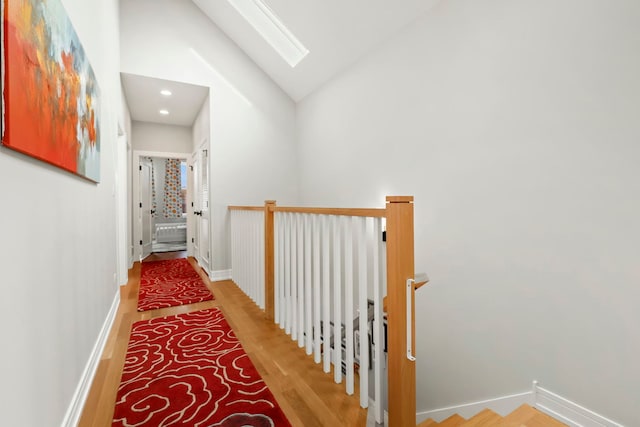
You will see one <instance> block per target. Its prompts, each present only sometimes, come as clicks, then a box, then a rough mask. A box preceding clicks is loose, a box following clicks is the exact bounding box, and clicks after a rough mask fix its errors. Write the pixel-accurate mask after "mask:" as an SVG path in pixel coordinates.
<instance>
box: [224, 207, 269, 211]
mask: <svg viewBox="0 0 640 427" xmlns="http://www.w3.org/2000/svg"><path fill="white" fill-rule="evenodd" d="M227 209H229V210H230V211H263V210H264V206H228V207H227Z"/></svg>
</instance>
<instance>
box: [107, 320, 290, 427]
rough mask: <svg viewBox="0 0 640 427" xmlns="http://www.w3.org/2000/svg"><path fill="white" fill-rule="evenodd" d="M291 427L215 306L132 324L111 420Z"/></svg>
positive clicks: (210, 426) (128, 423)
mask: <svg viewBox="0 0 640 427" xmlns="http://www.w3.org/2000/svg"><path fill="white" fill-rule="evenodd" d="M290 425H291V424H290V423H289V421H288V420H287V419H286V417H285V415H284V413H283V412H282V410H281V409H280V407H279V406H278V404H277V402H276V401H275V399H274V397H273V394H271V392H270V391H269V389H268V388H267V386H266V384H265V383H264V381H263V380H262V378H261V377H260V374H259V373H258V371H257V370H256V369H255V367H254V366H253V363H251V360H250V359H249V357H248V356H247V354H246V353H245V352H244V349H243V348H242V346H241V345H240V342H239V341H238V339H237V338H236V336H235V334H234V332H233V331H232V330H231V328H230V327H229V324H228V323H227V321H226V320H225V318H224V316H223V315H222V312H221V311H220V310H219V309H216V308H213V309H209V310H201V311H196V312H193V313H186V314H178V315H175V316H167V317H161V318H156V319H151V320H143V321H140V322H136V323H135V324H134V325H133V328H132V331H131V339H130V341H129V346H128V348H127V355H126V358H125V365H124V370H123V373H122V379H121V382H120V387H119V388H118V395H117V398H116V406H115V413H114V417H113V426H123V427H124V426H154V427H155V426H193V427H197V426H203V427H213V426H225V427H231V426H256V427H280V426H283V427H287V426H290Z"/></svg>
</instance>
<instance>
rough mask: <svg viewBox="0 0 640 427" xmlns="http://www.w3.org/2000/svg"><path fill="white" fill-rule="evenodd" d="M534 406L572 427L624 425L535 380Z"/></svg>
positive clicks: (617, 426)
mask: <svg viewBox="0 0 640 427" xmlns="http://www.w3.org/2000/svg"><path fill="white" fill-rule="evenodd" d="M533 398H534V403H533V406H534V407H535V408H537V409H539V410H540V411H542V412H544V413H546V414H548V415H550V416H552V417H553V418H556V419H558V420H560V421H562V422H563V423H565V424H567V425H569V426H572V427H623V426H622V424H618V423H616V422H615V421H612V420H610V419H608V418H605V417H603V416H602V415H600V414H596V413H595V412H593V411H591V410H589V409H587V408H585V407H583V406H580V405H578V404H577V403H575V402H572V401H570V400H568V399H565V398H564V397H561V396H559V395H557V394H555V393H553V392H551V391H549V390H547V389H544V388H542V387H540V386H539V385H538V382H537V381H534V382H533Z"/></svg>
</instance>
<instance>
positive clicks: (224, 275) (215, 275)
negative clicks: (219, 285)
mask: <svg viewBox="0 0 640 427" xmlns="http://www.w3.org/2000/svg"><path fill="white" fill-rule="evenodd" d="M209 280H211V281H212V282H218V281H220V280H231V269H229V270H215V271H212V272H211V275H210V276H209Z"/></svg>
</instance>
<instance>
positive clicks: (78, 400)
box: [61, 288, 120, 427]
mask: <svg viewBox="0 0 640 427" xmlns="http://www.w3.org/2000/svg"><path fill="white" fill-rule="evenodd" d="M119 305H120V288H118V290H117V292H116V296H115V297H114V298H113V302H112V303H111V308H110V309H109V312H108V313H107V317H106V319H105V320H104V323H103V324H102V329H101V330H100V333H99V334H98V339H97V340H96V343H95V344H94V346H93V349H92V350H91V354H90V355H89V360H88V361H87V364H86V366H85V367H84V371H83V372H82V376H81V377H80V381H79V382H78V385H77V387H76V390H75V392H74V393H73V397H72V398H71V403H70V404H69V407H68V408H67V413H66V414H65V415H64V419H63V420H62V424H61V425H62V426H63V427H75V426H77V425H78V421H80V415H82V409H83V408H84V403H85V401H86V400H87V396H88V394H89V389H90V388H91V383H92V382H93V377H94V376H95V374H96V370H97V369H98V364H99V363H100V356H101V355H102V351H103V350H104V346H105V344H106V343H107V337H108V336H109V332H110V331H111V326H112V325H113V321H114V320H115V317H116V313H117V312H118V306H119Z"/></svg>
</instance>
